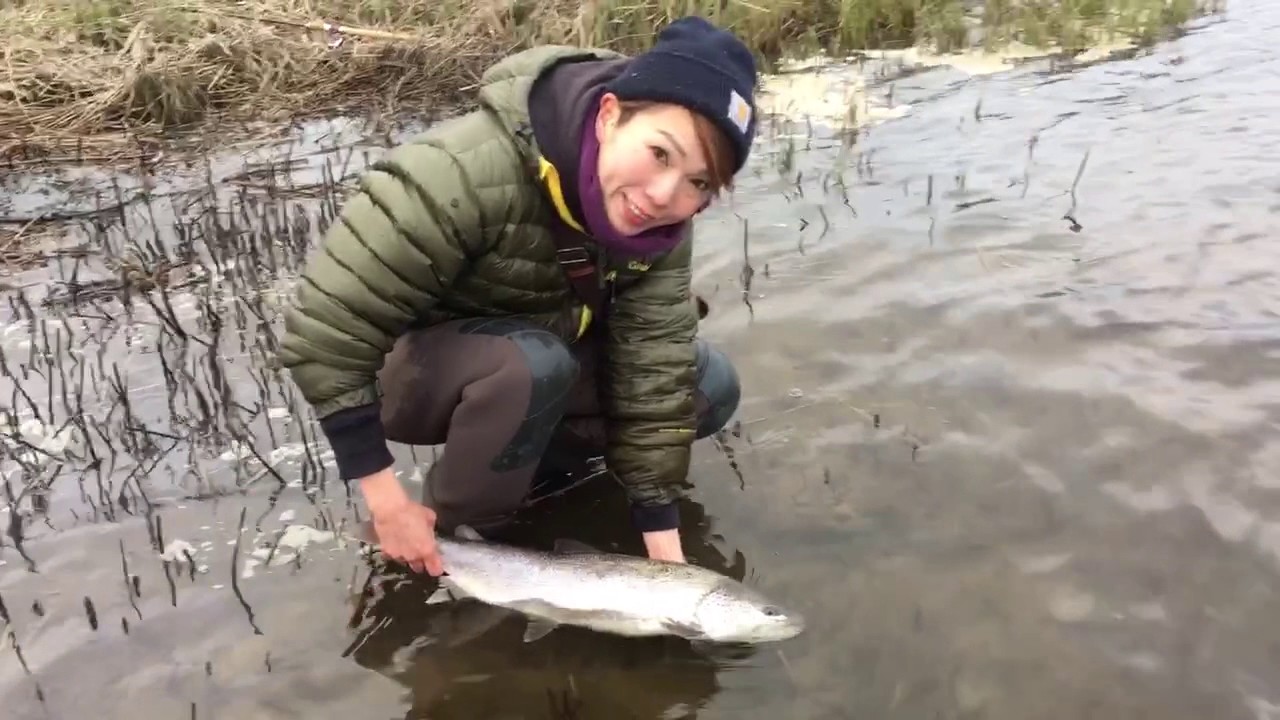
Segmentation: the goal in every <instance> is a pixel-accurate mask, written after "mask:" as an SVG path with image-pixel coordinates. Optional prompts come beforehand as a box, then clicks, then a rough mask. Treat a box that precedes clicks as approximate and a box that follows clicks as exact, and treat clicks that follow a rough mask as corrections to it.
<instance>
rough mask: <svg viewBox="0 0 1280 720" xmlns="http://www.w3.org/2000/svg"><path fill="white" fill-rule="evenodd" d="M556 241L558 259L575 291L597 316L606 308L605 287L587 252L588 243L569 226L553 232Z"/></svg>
mask: <svg viewBox="0 0 1280 720" xmlns="http://www.w3.org/2000/svg"><path fill="white" fill-rule="evenodd" d="M551 235H552V237H553V238H554V240H555V243H556V260H558V261H559V262H560V269H561V270H563V271H564V274H565V277H567V278H568V279H569V284H570V285H572V286H573V290H574V292H576V293H577V294H578V297H579V298H581V299H582V302H584V303H586V304H587V306H588V307H590V308H591V312H592V313H593V314H595V315H597V316H599V315H601V314H602V313H601V311H602V310H603V309H604V289H603V288H602V287H600V275H599V273H598V272H597V268H596V263H595V261H594V260H592V258H591V253H589V252H587V248H586V245H585V244H584V243H583V242H582V241H581V240H579V239H578V237H577V233H575V232H573V231H572V230H571V229H569V228H558V229H557V230H553V231H552V233H551Z"/></svg>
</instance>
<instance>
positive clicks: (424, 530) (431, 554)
mask: <svg viewBox="0 0 1280 720" xmlns="http://www.w3.org/2000/svg"><path fill="white" fill-rule="evenodd" d="M360 490H361V492H363V493H364V499H365V503H366V504H367V505H368V506H369V512H370V514H372V515H373V529H374V532H376V533H377V536H378V544H379V545H380V546H381V548H382V553H383V554H384V555H386V556H387V557H389V558H391V559H392V560H397V561H399V562H402V563H404V564H406V565H408V566H409V567H411V568H413V570H415V571H416V572H427V573H430V574H432V575H441V574H443V573H444V567H443V565H441V563H440V555H439V553H438V551H437V549H436V534H435V526H436V514H435V511H433V510H432V509H431V508H429V507H427V506H426V505H423V504H422V503H419V502H415V501H414V500H412V499H411V498H410V497H409V496H408V495H407V494H405V491H404V488H403V487H401V486H400V481H398V480H396V476H395V473H394V472H393V470H392V469H391V468H390V467H388V468H387V469H385V470H381V471H379V472H377V473H374V474H373V475H369V476H367V477H364V478H361V480H360Z"/></svg>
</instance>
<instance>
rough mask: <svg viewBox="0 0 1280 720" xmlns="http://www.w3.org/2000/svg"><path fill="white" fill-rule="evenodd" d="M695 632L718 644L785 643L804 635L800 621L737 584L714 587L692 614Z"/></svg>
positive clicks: (726, 583)
mask: <svg viewBox="0 0 1280 720" xmlns="http://www.w3.org/2000/svg"><path fill="white" fill-rule="evenodd" d="M694 616H695V618H696V619H697V621H698V626H699V630H700V631H701V632H702V633H703V634H704V635H705V636H706V637H707V638H708V639H710V640H715V641H718V642H740V643H760V642H774V641H779V640H788V639H790V638H793V637H795V636H796V635H799V634H800V633H801V632H803V631H804V626H805V622H804V617H803V616H801V615H800V613H798V612H796V611H795V610H792V609H788V608H784V607H782V606H781V605H779V604H777V603H775V602H773V601H771V600H769V598H766V597H765V596H764V595H762V594H761V593H759V592H756V591H755V590H753V589H751V588H749V587H747V586H746V585H743V584H742V583H737V582H723V583H717V584H716V586H715V587H713V588H712V589H711V590H710V591H709V592H707V594H706V595H703V596H702V599H701V600H699V601H698V607H697V608H696V610H695V611H694Z"/></svg>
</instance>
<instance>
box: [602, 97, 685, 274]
mask: <svg viewBox="0 0 1280 720" xmlns="http://www.w3.org/2000/svg"><path fill="white" fill-rule="evenodd" d="M587 106H588V107H589V108H590V110H588V111H587V113H586V115H587V117H586V119H585V120H584V121H583V123H582V143H581V152H580V153H579V160H578V204H579V205H581V206H582V214H583V215H584V216H585V218H584V219H585V220H586V229H587V232H588V234H590V235H591V236H592V237H593V238H595V240H596V241H597V242H598V243H600V245H601V246H602V247H604V248H605V249H606V250H608V251H609V252H610V253H614V254H617V255H623V256H628V257H637V258H640V257H647V256H653V255H659V254H661V253H664V252H666V251H668V250H670V249H671V248H673V247H675V246H676V244H677V243H679V241H680V232H681V230H682V229H683V224H676V225H663V226H661V227H656V228H653V229H651V230H646V231H644V232H642V233H639V234H637V235H623V234H622V233H620V232H618V231H617V230H615V229H614V228H613V225H612V224H611V223H610V222H609V215H608V213H607V212H606V211H605V204H604V203H605V199H604V190H603V189H602V188H601V187H600V177H599V175H598V174H597V167H596V162H597V160H598V159H599V156H600V141H599V140H597V139H596V129H595V120H596V112H597V110H598V108H599V105H598V104H597V103H595V102H592V103H588V105H587Z"/></svg>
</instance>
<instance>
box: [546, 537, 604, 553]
mask: <svg viewBox="0 0 1280 720" xmlns="http://www.w3.org/2000/svg"><path fill="white" fill-rule="evenodd" d="M554 548H555V551H556V552H558V553H561V554H564V555H572V554H574V553H578V554H583V553H588V554H596V553H599V552H600V551H599V550H597V549H596V548H593V547H591V546H590V545H588V544H586V543H584V542H582V541H581V540H574V539H572V538H559V539H557V540H556V542H555V545H554Z"/></svg>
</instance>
